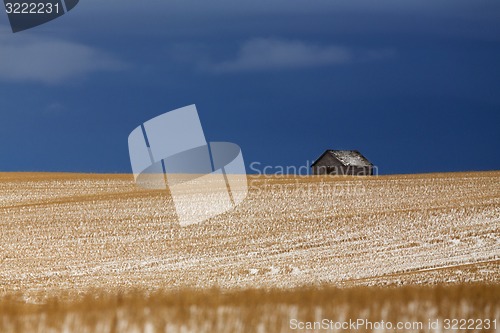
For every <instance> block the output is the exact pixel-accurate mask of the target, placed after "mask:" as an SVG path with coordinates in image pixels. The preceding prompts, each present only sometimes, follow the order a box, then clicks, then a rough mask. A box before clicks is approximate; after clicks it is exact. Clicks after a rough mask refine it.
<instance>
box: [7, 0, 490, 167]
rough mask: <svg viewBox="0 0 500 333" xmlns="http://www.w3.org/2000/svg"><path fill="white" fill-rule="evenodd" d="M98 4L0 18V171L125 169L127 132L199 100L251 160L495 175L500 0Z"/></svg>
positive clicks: (209, 133) (210, 136)
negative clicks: (43, 16)
mask: <svg viewBox="0 0 500 333" xmlns="http://www.w3.org/2000/svg"><path fill="white" fill-rule="evenodd" d="M103 2H104V1H100V0H99V1H98V0H81V1H80V4H79V5H78V6H77V7H76V8H75V9H74V10H73V11H71V12H70V13H69V14H67V15H65V16H63V17H61V18H59V19H57V20H55V21H53V22H50V23H48V24H46V25H43V26H40V27H37V28H34V29H32V30H28V31H25V32H20V33H17V34H12V33H11V32H10V29H9V28H8V26H7V24H8V21H7V16H6V15H0V124H1V129H0V171H71V172H74V171H80V172H130V171H131V169H130V164H129V158H128V148H127V137H128V134H129V133H130V132H131V131H132V130H133V129H134V128H135V127H136V126H138V125H140V124H141V123H143V122H144V121H146V120H148V119H150V118H152V117H154V116H156V115H159V114H161V113H164V112H166V111H169V110H172V109H175V108H178V107H182V106H185V105H189V104H193V103H194V104H196V105H197V107H198V111H199V114H200V118H201V121H202V124H203V126H204V130H205V135H206V137H207V140H209V141H230V142H234V143H237V144H239V145H240V146H241V148H242V150H243V156H244V158H245V161H246V164H247V165H250V163H252V162H260V163H261V165H262V166H265V165H272V166H297V167H299V166H301V165H306V164H307V163H308V161H311V160H314V159H315V158H316V157H318V156H319V155H320V154H321V153H322V152H323V151H324V150H325V149H327V148H331V149H358V150H360V151H361V152H362V153H363V154H364V155H365V156H367V157H368V158H369V159H370V160H371V161H372V162H373V163H374V164H376V165H377V166H378V167H379V170H380V172H381V173H383V174H388V173H419V172H433V171H465V170H493V169H496V170H498V169H500V154H499V143H500V2H499V1H498V0H474V1H463V0H442V1H425V0H418V1H417V0H408V1H400V0H397V1H396V0H391V1H389V0H381V1H368V0H360V1H332V0H328V1H327V0H316V1H311V0H286V1H285V0H268V1H264V0H256V1H251V2H250V1H248V2H244V1H234V0H214V1H193V0H184V1H179V0H177V1H168V0H163V1H159V0H151V1H141V2H139V1H131V0H109V1H105V3H103Z"/></svg>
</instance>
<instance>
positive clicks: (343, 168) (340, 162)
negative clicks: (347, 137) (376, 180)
mask: <svg viewBox="0 0 500 333" xmlns="http://www.w3.org/2000/svg"><path fill="white" fill-rule="evenodd" d="M311 168H312V173H313V175H350V176H371V175H373V170H374V166H373V164H372V163H370V161H368V160H367V159H366V157H364V156H363V155H361V153H360V152H359V151H357V150H331V149H329V150H327V151H325V152H324V153H323V154H322V155H321V156H320V157H319V158H318V159H317V160H316V161H314V163H313V164H312V165H311Z"/></svg>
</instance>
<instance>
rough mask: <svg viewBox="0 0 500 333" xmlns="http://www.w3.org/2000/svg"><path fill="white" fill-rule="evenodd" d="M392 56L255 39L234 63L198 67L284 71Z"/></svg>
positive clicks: (390, 53) (244, 46)
mask: <svg viewBox="0 0 500 333" xmlns="http://www.w3.org/2000/svg"><path fill="white" fill-rule="evenodd" d="M393 55H394V52H393V51H391V50H369V51H364V52H354V50H352V49H351V48H348V47H344V46H335V45H327V46H321V45H317V44H312V43H306V42H303V41H298V40H283V39H273V38H256V39H251V40H248V41H247V42H245V43H243V44H242V45H241V47H240V49H239V50H238V52H237V54H236V57H235V58H234V59H231V60H227V61H220V62H209V63H206V64H204V65H203V66H202V67H203V68H204V69H205V70H208V71H211V72H217V73H231V72H248V71H261V70H284V69H296V68H309V67H321V66H335V65H342V64H348V63H352V62H358V61H370V60H374V59H380V58H386V57H392V56H393Z"/></svg>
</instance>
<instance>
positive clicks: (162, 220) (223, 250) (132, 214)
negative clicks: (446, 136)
mask: <svg viewBox="0 0 500 333" xmlns="http://www.w3.org/2000/svg"><path fill="white" fill-rule="evenodd" d="M248 182H249V194H248V197H247V198H246V199H245V201H244V202H243V203H242V204H240V205H239V206H238V207H237V208H236V209H235V210H233V211H231V212H227V213H225V214H222V215H219V216H217V217H215V218H212V219H210V220H208V221H206V222H204V223H201V224H195V225H191V226H188V227H184V228H181V227H179V226H178V224H177V223H176V221H177V220H176V213H175V209H174V207H173V203H172V201H171V199H170V197H169V194H168V192H167V191H159V190H154V191H153V190H144V189H141V188H138V187H137V186H136V185H135V184H134V182H133V178H132V176H130V175H90V174H50V173H46V174H44V173H19V174H17V173H4V174H0V297H1V298H2V300H1V301H0V331H2V332H4V331H5V332H7V331H12V332H17V331H26V330H28V331H33V329H31V330H30V329H29V328H28V329H23V328H25V326H23V325H28V326H26V327H38V329H39V330H40V331H43V332H44V331H48V328H47V327H51V325H52V326H53V328H54V329H55V330H56V331H64V329H66V331H68V330H69V331H78V329H77V328H81V327H87V328H88V327H93V329H92V328H91V329H89V331H99V330H100V331H106V332H111V331H116V332H120V331H132V332H137V331H145V332H154V331H162V332H163V331H165V327H168V322H169V320H167V319H168V318H170V316H173V317H172V318H174V317H175V318H177V321H176V324H175V325H174V326H171V327H170V330H168V331H177V330H178V331H183V329H184V331H185V332H190V331H193V332H201V331H206V332H210V331H213V332H223V331H224V330H223V328H220V327H219V328H217V327H216V326H213V325H220V324H221V322H222V323H229V322H230V323H231V324H227V325H223V326H224V327H232V328H233V329H228V330H227V331H228V332H237V331H256V332H257V331H259V332H279V331H283V332H288V331H290V327H288V326H287V325H288V324H283V321H287V320H288V319H290V318H291V317H293V314H294V313H296V315H297V316H305V317H304V318H306V317H307V318H317V317H318V316H319V317H321V316H322V315H321V311H323V316H324V315H325V314H328V316H329V317H330V318H334V317H336V318H341V317H342V316H344V317H343V318H346V316H347V317H349V316H352V315H353V313H354V312H356V313H357V314H358V317H360V316H361V317H362V316H363V314H364V316H367V317H370V318H378V317H377V316H379V317H380V316H382V317H384V316H385V317H387V316H389V315H388V314H386V315H383V314H384V313H385V312H384V311H389V310H390V311H389V312H391V313H394V315H398V314H399V315H400V316H401V317H402V318H409V319H411V318H413V317H415V318H420V319H422V318H424V317H425V318H427V317H429V316H430V317H433V318H434V317H436V316H438V314H439V316H440V317H441V318H445V317H443V316H445V315H450V316H451V315H454V316H455V318H456V317H457V316H459V315H466V314H469V315H471V314H474V318H479V317H486V316H489V318H491V319H494V318H492V317H495V318H498V319H499V320H500V304H499V301H498V299H500V290H499V287H498V286H499V284H498V282H499V281H500V172H478V173H453V174H426V175H404V176H380V177H361V178H352V177H340V178H333V177H292V176H273V177H271V176H269V177H266V176H251V175H250V176H249V177H248ZM193 207H195V208H194V209H196V207H197V206H196V202H193ZM383 286H394V287H396V286H397V288H382V289H381V288H380V287H383ZM338 288H341V289H338ZM447 290H448V291H447ZM273 293H274V294H273ZM92 295H94V296H92ZM270 295H272V297H271V296H270ZM307 295H309V296H307ZM324 295H330V297H326V298H325V296H324ZM363 295H364V296H363ZM366 295H369V297H370V299H373V300H374V301H373V302H372V303H370V302H369V301H366V299H365V298H366V297H367V296H366ZM398 295H399V296H398ZM401 295H406V296H405V297H403V296H401ZM434 295H441V296H440V297H437V296H434ZM474 295H475V296H474ZM314 297H316V298H314ZM388 298H391V299H395V300H399V301H398V302H399V303H398V302H395V303H394V304H393V305H387V304H392V303H386V302H385V301H383V300H384V299H386V300H387V299H388ZM207 299H211V300H213V299H216V300H217V302H215V301H213V302H210V301H207ZM280 299H281V300H282V302H279V301H277V300H280ZM363 299H365V300H364V301H361V300H363ZM56 300H57V301H56ZM127 300H128V301H127ZM201 300H203V302H202V301H201ZM235 300H239V301H235ZM244 300H248V302H249V303H248V304H250V305H248V304H247V302H244ZM333 300H335V302H334V303H335V306H334V305H333V303H332V302H333ZM353 300H355V301H353ZM176 302H177V303H176ZM238 302H240V303H238ZM275 302H276V303H275ZM415 302H416V304H417V306H416V308H415V309H413V308H412V306H414V305H412V304H414V303H415ZM455 302H456V303H455ZM61 304H64V305H61ZM131 304H134V305H137V306H138V307H139V308H140V311H139V310H137V309H136V308H133V307H132V308H133V309H135V310H130V311H132V312H134V313H136V312H137V311H138V312H140V313H141V314H140V315H134V316H132V315H126V316H125V317H123V316H122V317H120V316H119V315H117V313H120V312H119V311H118V310H119V309H120V308H121V309H122V310H123V311H124V312H123V311H122V315H123V313H128V312H127V311H129V310H127V309H129V307H130V306H131ZM176 304H177V305H176ZM228 304H229V305H228ZM313 304H314V306H313ZM373 304H378V305H377V306H378V310H377V311H378V312H377V313H378V314H376V313H375V312H374V311H375V310H372V311H371V312H370V307H371V306H372V305H373ZM384 304H386V305H384ZM418 304H425V306H424V305H422V306H419V305H418ZM442 304H448V305H447V309H448V310H446V311H451V312H446V311H445V310H444V306H442ZM450 304H451V307H450ZM453 304H455V305H456V308H454V307H453ZM188 305H189V306H188ZM332 306H333V308H332ZM384 306H385V308H384ZM391 306H392V307H393V308H391ZM100 307H103V308H102V309H101V310H100V311H99V312H98V313H97V314H95V315H93V316H91V317H90V319H89V317H87V315H86V314H89V313H93V312H92V311H91V309H100ZM257 308H259V309H260V310H258V311H257V310H256V309H257ZM312 308H314V309H316V310H314V311H313V312H311V311H312V310H311V309H312ZM71 309H73V310H71ZM82 309H83V310H82ZM117 309H118V310H117ZM151 309H156V310H151ZM168 309H170V310H172V309H174V310H175V311H174V310H172V311H173V312H172V311H170V310H168ZM182 309H184V310H182ZM186 309H187V310H186ZM266 309H267V310H266ZM384 309H385V310H384ZM146 310H147V311H146ZM181 310H182V311H181ZM264 310H266V311H264ZM396 310H397V311H396ZM148 311H149V312H148ZM151 311H153V312H151ZM162 311H163V312H162ZM169 311H170V312H169ZM183 311H184V312H183ZM186 311H187V312H186ZM197 311H198V312H199V314H202V315H199V316H197V315H196V313H198V312H197ZM221 311H222V312H221ZM256 311H257V312H256ZM294 311H295V312H294ZM318 311H319V312H318ZM349 311H351V312H349ZM353 311H354V312H353ZM363 311H364V312H363ZM398 311H399V312H398ZM433 311H434V312H436V311H437V312H436V313H434V312H433ZM440 311H441V312H440ZM442 311H445V312H442ZM181 312H182V313H181ZM110 313H112V314H110ZM169 313H170V314H169ZM172 313H173V314H172ZM186 313H187V314H186ZM273 313H274V315H273ZM318 313H320V314H318ZM433 313H434V314H433ZM50 314H53V316H54V318H56V319H53V320H54V323H51V321H50V320H48V319H47V320H48V321H47V320H46V319H44V320H45V321H43V320H42V321H41V319H40V318H47V316H48V317H49V318H50ZM104 314H106V315H105V316H104ZM432 314H433V315H432ZM99 315H102V316H104V317H102V316H101V317H100V316H99ZM44 316H45V317H44ZM241 316H248V318H253V319H252V320H253V321H252V323H253V324H252V325H250V326H247V325H245V323H244V322H243V323H239V324H238V321H237V320H236V319H235V318H241ZM273 316H274V317H273ZM374 316H375V317H374ZM160 317H161V318H162V319H161V320H160V319H159V318H160ZM385 317H384V318H385ZM430 317H429V318H430ZM27 318H31V319H30V320H31V321H30V320H28V319H27ZM99 318H100V319H99ZM105 318H107V319H105ZM113 318H114V319H113ZM120 318H121V319H120ZM127 318H128V319H127ZM148 318H149V319H148ZM151 318H153V319H151ZM179 318H181V319H179ZM186 318H187V319H186ZM196 318H205V319H203V320H204V321H203V320H201V319H199V320H198V321H196ZM207 318H208V319H210V320H208V319H207ZM214 318H215V319H214ZM229 318H232V319H229ZM258 318H261V320H260V321H259V320H258ZM184 319H185V320H184ZM172 320H173V319H172ZM183 320H184V321H183ZM186 320H187V321H186ZM190 320H191V321H194V323H191V324H189V325H188V324H186V325H187V326H186V325H185V326H183V325H184V324H185V323H186V322H189V321H190ZM214 320H215V323H214ZM426 320H427V319H426ZM56 322H59V323H61V322H62V323H66V324H65V325H67V326H64V327H66V328H64V327H63V326H57V325H59V324H56ZM206 322H210V323H211V324H210V325H211V326H210V325H208V326H207V327H205V328H204V326H203V323H206ZM182 323H184V324H182ZM287 323H288V321H287ZM499 324H500V323H499ZM2 325H3V326H2ZM16 325H17V326H16ZM29 325H35V326H29ZM36 325H38V326H36ZM60 325H63V324H60ZM85 325H87V326H85ZM88 325H90V326H88ZM92 325H94V326H92ZM99 325H100V326H99ZM120 325H122V326H120ZM200 325H201V326H200ZM231 325H236V326H231ZM183 327H184V328H183ZM287 327H288V330H286V329H287ZM46 328H47V329H46ZM45 329H46V330H45ZM224 329H225V328H224ZM81 331H84V330H83V329H82V330H81ZM309 331H312V330H309ZM319 331H321V332H323V331H325V330H319ZM319 331H318V332H319ZM332 331H335V330H332ZM339 331H342V330H339ZM365 331H370V330H365ZM407 331H412V330H407ZM415 331H419V330H415ZM420 331H422V330H420ZM428 331H432V330H428ZM477 331H481V332H483V331H494V330H492V329H490V330H477ZM497 331H499V332H500V329H497Z"/></svg>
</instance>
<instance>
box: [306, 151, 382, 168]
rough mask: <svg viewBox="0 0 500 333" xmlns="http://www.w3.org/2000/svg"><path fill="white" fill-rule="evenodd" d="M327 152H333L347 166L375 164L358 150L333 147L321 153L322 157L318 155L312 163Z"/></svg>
mask: <svg viewBox="0 0 500 333" xmlns="http://www.w3.org/2000/svg"><path fill="white" fill-rule="evenodd" d="M326 154H331V155H332V156H333V157H335V158H336V159H337V160H339V161H340V163H342V164H343V165H345V166H360V167H365V166H373V164H372V163H370V161H368V159H366V157H364V156H363V155H362V154H361V153H360V152H359V151H357V150H332V149H328V150H326V151H325V152H324V153H323V154H321V156H320V157H318V159H317V160H316V161H314V162H313V164H312V165H315V164H316V163H317V162H318V161H319V160H321V159H322V158H323V156H325V155H326Z"/></svg>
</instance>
